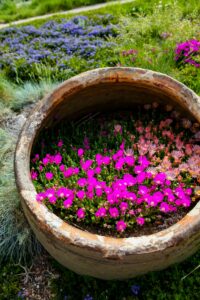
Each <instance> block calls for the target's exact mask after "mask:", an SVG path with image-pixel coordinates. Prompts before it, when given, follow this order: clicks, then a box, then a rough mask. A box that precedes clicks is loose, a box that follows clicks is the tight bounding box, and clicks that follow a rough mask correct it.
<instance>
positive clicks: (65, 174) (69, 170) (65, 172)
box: [63, 167, 73, 178]
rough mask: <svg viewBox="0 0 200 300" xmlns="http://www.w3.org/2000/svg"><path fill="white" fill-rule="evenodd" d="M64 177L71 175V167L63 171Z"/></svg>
mask: <svg viewBox="0 0 200 300" xmlns="http://www.w3.org/2000/svg"><path fill="white" fill-rule="evenodd" d="M63 175H64V177H65V178H68V177H71V176H72V175H73V168H72V167H69V168H67V170H65V171H64V172H63Z"/></svg>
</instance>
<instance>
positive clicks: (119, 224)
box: [116, 220, 127, 232]
mask: <svg viewBox="0 0 200 300" xmlns="http://www.w3.org/2000/svg"><path fill="white" fill-rule="evenodd" d="M126 227H127V225H126V223H125V222H124V221H123V220H120V221H118V222H117V223H116V228H117V231H119V232H123V231H124V230H125V229H126Z"/></svg>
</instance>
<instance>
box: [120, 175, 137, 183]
mask: <svg viewBox="0 0 200 300" xmlns="http://www.w3.org/2000/svg"><path fill="white" fill-rule="evenodd" d="M123 180H124V184H125V185H127V186H133V185H135V184H136V183H137V180H136V178H134V177H133V176H132V175H131V174H125V175H124V177H123Z"/></svg>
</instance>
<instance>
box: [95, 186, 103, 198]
mask: <svg viewBox="0 0 200 300" xmlns="http://www.w3.org/2000/svg"><path fill="white" fill-rule="evenodd" d="M102 194H103V190H102V187H96V195H97V197H101V196H102Z"/></svg>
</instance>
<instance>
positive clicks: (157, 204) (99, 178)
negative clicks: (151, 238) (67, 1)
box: [31, 105, 200, 236]
mask: <svg viewBox="0 0 200 300" xmlns="http://www.w3.org/2000/svg"><path fill="white" fill-rule="evenodd" d="M157 107H159V106H158V105H151V106H150V108H148V110H143V111H142V114H141V113H140V114H139V113H138V112H137V110H136V111H134V112H131V113H130V115H129V113H127V116H126V118H125V117H124V114H123V113H122V114H120V113H119V116H120V118H119V117H115V113H114V117H113V118H112V119H109V118H110V117H109V116H107V115H106V116H104V117H99V119H98V118H97V121H95V120H88V121H87V122H86V123H84V124H83V135H85V133H86V132H87V136H85V137H84V136H83V137H82V140H81V139H80V131H78V132H77V133H78V136H77V141H76V138H75V137H76V129H74V132H70V130H71V129H69V130H68V127H66V124H64V126H63V129H62V126H61V128H59V136H60V137H61V138H62V137H63V139H62V140H63V141H64V140H65V138H64V135H65V134H66V132H68V134H69V136H68V137H67V140H68V141H69V142H68V143H67V144H66V145H65V143H64V142H63V143H62V149H59V146H58V142H57V141H53V139H54V137H55V135H54V136H53V139H52V137H51V136H48V139H49V141H42V143H43V144H44V142H45V148H44V147H42V151H41V153H40V152H39V153H38V150H37V154H36V155H33V158H32V159H31V177H32V180H33V183H34V185H35V187H36V190H37V191H38V194H37V195H36V200H37V201H38V202H43V203H44V204H45V205H47V207H48V208H50V209H51V210H52V211H54V209H55V211H56V213H58V215H59V216H60V217H61V218H64V219H65V220H67V219H68V218H69V222H72V223H74V224H76V223H77V222H78V226H83V227H85V225H86V224H87V228H89V224H90V223H91V224H92V227H93V230H97V232H100V233H102V234H104V233H105V234H113V235H116V236H119V235H120V236H123V234H124V232H127V234H129V232H131V229H132V228H133V227H137V228H138V230H141V231H142V232H143V231H144V232H146V229H147V228H148V230H149V228H150V224H154V225H155V224H156V221H157V220H160V219H163V220H164V219H165V218H166V219H169V218H170V219H169V221H170V220H171V219H172V220H173V218H171V216H172V215H173V214H174V213H176V214H175V218H174V220H175V221H176V218H177V220H178V218H179V214H180V216H181V217H182V214H183V212H184V211H185V212H187V211H188V210H189V208H190V207H191V204H192V201H195V199H196V194H195V189H196V187H197V186H198V185H199V183H200V175H199V174H200V146H199V145H198V144H197V143H198V141H199V140H200V126H199V124H196V123H194V122H193V121H191V120H188V119H187V118H185V117H184V118H182V117H181V116H180V114H179V112H177V111H173V109H170V110H168V109H164V112H162V110H160V109H159V116H160V115H161V116H162V118H161V117H156V109H157ZM116 114H117V113H116ZM137 114H138V115H137ZM162 114H163V115H162ZM133 115H134V116H135V119H134V122H133ZM127 119H129V121H130V124H129V121H127ZM93 122H95V123H93ZM116 124H117V125H120V127H119V128H120V130H118V129H117V131H118V132H117V131H116V130H115V129H113V128H114V126H115V125H116ZM69 128H71V127H69ZM91 128H92V129H93V130H94V132H93V130H91ZM122 128H123V130H122ZM113 130H114V132H115V134H113ZM102 132H105V133H106V134H102ZM48 134H49V133H48ZM70 134H71V136H70ZM80 145H83V146H82V148H81V147H80ZM45 149H47V150H45ZM125 149H126V150H125ZM47 151H48V153H47ZM36 179H37V180H36ZM157 216H158V218H157ZM163 220H162V221H163ZM169 223H170V224H171V221H170V222H169ZM163 224H164V225H163V226H164V227H165V226H167V222H166V223H165V222H163ZM127 228H128V229H129V230H127Z"/></svg>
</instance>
